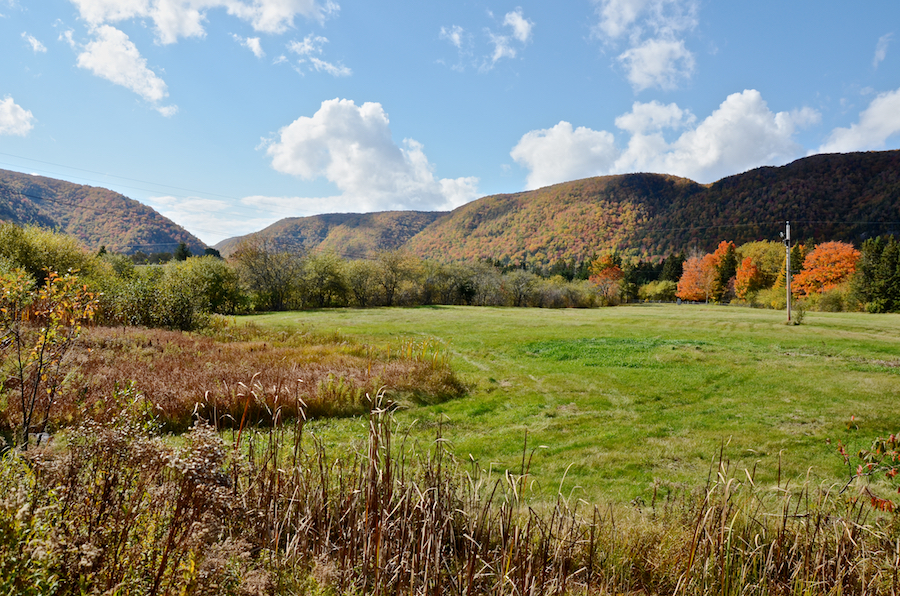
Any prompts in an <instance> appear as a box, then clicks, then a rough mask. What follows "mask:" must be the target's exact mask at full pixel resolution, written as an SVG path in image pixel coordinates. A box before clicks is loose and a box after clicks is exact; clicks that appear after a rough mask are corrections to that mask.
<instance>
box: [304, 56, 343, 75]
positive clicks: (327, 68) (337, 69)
mask: <svg viewBox="0 0 900 596" xmlns="http://www.w3.org/2000/svg"><path fill="white" fill-rule="evenodd" d="M309 61H310V63H311V64H312V65H313V68H315V69H316V72H327V73H328V74H330V75H331V76H334V77H349V76H350V75H352V74H353V71H352V70H350V69H349V68H347V67H346V66H344V65H343V64H332V63H331V62H325V61H324V60H321V59H319V58H316V57H315V56H312V57H310V59H309Z"/></svg>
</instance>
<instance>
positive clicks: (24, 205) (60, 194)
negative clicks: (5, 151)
mask: <svg viewBox="0 0 900 596" xmlns="http://www.w3.org/2000/svg"><path fill="white" fill-rule="evenodd" d="M0 221H11V222H13V223H16V224H20V225H24V224H34V225H39V226H42V227H47V228H52V229H54V230H58V231H60V232H64V233H66V234H70V235H72V236H75V237H76V238H78V239H79V240H80V241H81V242H82V243H83V244H84V245H85V247H87V248H88V249H91V250H98V249H99V248H100V247H101V246H105V247H106V248H107V250H110V251H114V252H122V253H133V252H136V251H139V250H140V251H143V252H145V253H148V254H149V253H154V252H171V251H173V250H174V249H175V248H176V247H177V246H178V244H179V243H181V242H184V243H185V244H187V246H188V248H190V249H191V252H192V253H194V254H203V250H204V249H205V248H206V245H205V244H204V243H203V242H202V241H201V240H200V239H199V238H197V237H196V236H194V235H193V234H191V233H190V232H188V231H187V230H185V229H184V228H182V227H181V226H179V225H178V224H176V223H175V222H173V221H172V220H170V219H167V218H165V217H163V216H162V215H160V214H159V213H157V212H156V211H154V210H153V209H151V208H150V207H148V206H146V205H144V204H142V203H139V202H137V201H135V200H133V199H129V198H128V197H126V196H123V195H120V194H119V193H117V192H113V191H111V190H107V189H105V188H98V187H95V186H84V185H81V184H74V183H72V182H65V181H63V180H55V179H53V178H45V177H43V176H32V175H29V174H20V173H18V172H10V171H8V170H0Z"/></svg>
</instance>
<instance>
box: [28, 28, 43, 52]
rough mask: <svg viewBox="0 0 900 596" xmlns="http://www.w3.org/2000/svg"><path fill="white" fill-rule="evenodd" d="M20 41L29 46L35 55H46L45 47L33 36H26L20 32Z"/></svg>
mask: <svg viewBox="0 0 900 596" xmlns="http://www.w3.org/2000/svg"><path fill="white" fill-rule="evenodd" d="M22 39H24V40H25V41H27V42H28V45H30V46H31V49H32V50H34V52H35V53H38V52H40V53H41V54H46V53H47V46H45V45H44V44H42V43H41V42H39V41H38V40H37V38H35V37H34V36H33V35H28V33H26V32H25V31H23V32H22Z"/></svg>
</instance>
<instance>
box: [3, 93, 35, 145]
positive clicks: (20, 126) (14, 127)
mask: <svg viewBox="0 0 900 596" xmlns="http://www.w3.org/2000/svg"><path fill="white" fill-rule="evenodd" d="M32 128H34V114H32V113H31V111H30V110H26V109H23V108H22V107H21V106H19V105H18V104H16V102H14V101H13V98H12V97H6V98H4V99H3V100H0V135H12V136H17V137H24V136H25V135H27V134H28V133H29V132H31V129H32Z"/></svg>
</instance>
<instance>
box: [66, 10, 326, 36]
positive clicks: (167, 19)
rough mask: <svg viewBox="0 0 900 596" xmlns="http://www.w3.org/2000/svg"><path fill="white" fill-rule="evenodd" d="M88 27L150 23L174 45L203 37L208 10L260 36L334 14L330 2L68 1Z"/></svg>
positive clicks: (281, 31)
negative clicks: (302, 19) (299, 18)
mask: <svg viewBox="0 0 900 596" xmlns="http://www.w3.org/2000/svg"><path fill="white" fill-rule="evenodd" d="M71 1H72V3H73V4H75V6H76V7H77V8H78V12H79V15H81V18H82V19H84V20H85V21H86V22H87V23H88V24H89V25H91V26H94V27H96V26H99V25H103V24H109V23H116V22H119V21H124V20H129V19H147V20H150V21H152V22H153V25H154V28H155V30H156V37H157V40H158V41H159V42H160V43H162V44H170V43H175V42H177V41H178V39H179V38H181V37H203V36H205V35H206V30H205V28H204V23H205V22H206V18H207V17H206V15H207V13H208V12H209V11H210V10H213V9H223V10H225V11H226V12H227V13H228V14H230V15H232V16H236V17H238V18H240V19H242V20H244V21H246V22H248V23H250V24H251V25H252V27H253V28H254V30H256V31H259V32H263V33H283V32H284V31H286V30H288V29H290V28H291V27H293V26H294V19H295V18H296V17H297V16H298V15H300V16H303V17H306V18H309V19H315V20H319V21H322V20H324V19H326V18H328V17H329V16H331V15H333V14H335V13H337V12H338V10H339V9H340V7H339V6H338V5H337V4H336V3H335V2H332V1H330V0H329V1H326V2H324V3H323V2H320V1H318V0H252V1H249V0H71Z"/></svg>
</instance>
